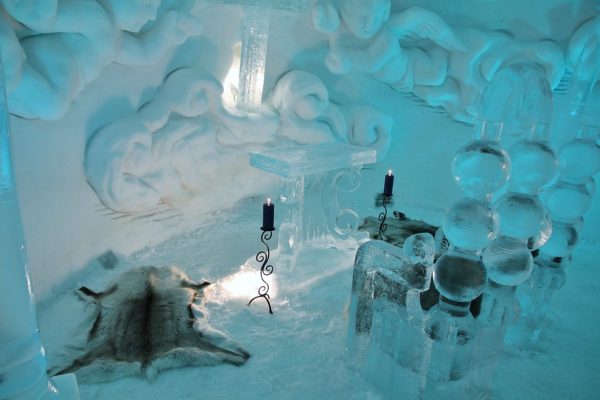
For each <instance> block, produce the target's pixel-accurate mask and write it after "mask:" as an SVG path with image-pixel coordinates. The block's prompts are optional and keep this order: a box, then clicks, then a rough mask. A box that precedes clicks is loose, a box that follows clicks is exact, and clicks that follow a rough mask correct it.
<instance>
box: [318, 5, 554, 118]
mask: <svg viewBox="0 0 600 400" xmlns="http://www.w3.org/2000/svg"><path fill="white" fill-rule="evenodd" d="M390 5H391V2H390V0H341V1H339V2H335V1H332V0H319V1H316V2H315V3H314V5H313V7H312V16H313V24H314V26H315V28H316V29H317V30H318V31H320V32H323V33H326V34H328V35H329V42H330V44H329V52H328V54H327V57H326V59H325V63H326V65H327V67H328V68H329V70H330V71H332V72H334V73H338V74H345V73H347V72H349V71H350V70H356V71H358V72H364V73H368V74H371V75H372V76H373V77H374V78H375V79H377V80H380V81H382V82H386V83H389V84H390V85H391V86H392V87H393V88H395V89H397V90H400V91H405V92H412V93H413V94H415V95H416V96H418V97H420V98H422V99H423V100H425V101H426V102H427V103H428V104H429V105H431V106H442V107H444V108H445V109H446V111H448V113H449V114H450V115H451V116H452V117H453V118H455V119H457V120H459V121H464V122H471V123H472V122H473V121H474V120H475V116H476V115H477V106H478V104H479V99H480V96H481V93H482V92H483V90H484V89H485V87H486V86H487V84H488V83H489V82H490V81H491V80H492V78H493V77H494V74H495V73H496V72H497V70H498V69H499V68H501V67H502V66H506V65H509V64H510V63H512V62H515V61H517V62H518V61H523V60H528V61H530V62H534V63H537V64H539V65H541V66H543V68H544V71H545V73H546V76H547V79H548V81H549V82H551V84H552V87H556V86H557V85H558V83H559V82H560V79H561V77H562V76H563V74H564V69H565V61H564V55H563V53H562V51H561V50H560V48H559V47H558V46H557V45H555V44H554V43H553V42H551V41H549V40H544V41H522V40H517V39H515V38H513V37H511V36H510V35H509V34H507V33H505V32H499V31H483V30H479V29H475V28H457V29H451V28H450V27H449V26H448V24H446V22H444V20H443V19H442V18H440V17H439V16H438V15H436V14H434V13H432V12H430V11H428V10H425V9H422V8H418V7H411V8H408V9H406V10H404V11H402V12H400V13H390ZM422 39H426V40H425V41H423V40H422Z"/></svg>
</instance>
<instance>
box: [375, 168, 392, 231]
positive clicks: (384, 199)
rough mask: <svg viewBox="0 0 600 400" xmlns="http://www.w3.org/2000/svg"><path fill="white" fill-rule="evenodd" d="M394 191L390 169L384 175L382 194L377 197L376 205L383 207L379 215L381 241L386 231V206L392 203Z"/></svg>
mask: <svg viewBox="0 0 600 400" xmlns="http://www.w3.org/2000/svg"><path fill="white" fill-rule="evenodd" d="M393 191H394V175H393V174H392V170H391V169H390V170H389V171H388V173H387V174H386V175H385V184H384V186H383V193H382V194H381V195H380V196H378V198H377V203H381V206H382V207H383V212H381V213H380V214H379V218H378V220H379V222H380V224H379V239H383V233H384V232H385V231H386V229H387V224H386V223H385V221H386V219H387V212H388V211H387V206H388V205H389V204H390V203H391V202H392V196H393Z"/></svg>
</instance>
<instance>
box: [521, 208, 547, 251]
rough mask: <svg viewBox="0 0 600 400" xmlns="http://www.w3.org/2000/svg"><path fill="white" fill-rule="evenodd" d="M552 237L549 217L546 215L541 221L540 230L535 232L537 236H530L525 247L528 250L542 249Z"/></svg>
mask: <svg viewBox="0 0 600 400" xmlns="http://www.w3.org/2000/svg"><path fill="white" fill-rule="evenodd" d="M551 235H552V221H550V216H549V215H548V213H546V216H545V217H544V219H543V220H542V226H541V229H540V230H539V231H538V232H537V234H535V235H533V236H531V237H530V238H529V239H527V247H528V248H529V250H537V249H539V248H540V247H542V246H543V245H544V244H546V242H547V241H548V239H550V236H551Z"/></svg>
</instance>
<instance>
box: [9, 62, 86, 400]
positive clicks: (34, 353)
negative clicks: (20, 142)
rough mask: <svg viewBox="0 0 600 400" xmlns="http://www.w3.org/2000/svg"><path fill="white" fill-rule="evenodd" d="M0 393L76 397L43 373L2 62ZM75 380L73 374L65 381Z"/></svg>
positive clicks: (37, 399) (43, 359)
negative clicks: (12, 153)
mask: <svg viewBox="0 0 600 400" xmlns="http://www.w3.org/2000/svg"><path fill="white" fill-rule="evenodd" d="M0 220H2V223H1V224H0V246H1V251H0V253H1V256H2V279H0V321H1V323H0V398H2V399H17V398H18V399H34V400H42V399H44V400H45V399H60V398H69V399H73V400H75V399H78V398H79V396H78V395H76V394H77V390H76V389H74V388H73V387H71V388H68V389H67V391H68V392H69V393H70V394H71V396H72V397H68V396H67V397H64V396H61V395H60V394H59V391H58V390H57V388H56V387H55V385H54V383H53V382H52V381H50V380H48V376H47V374H46V354H45V352H44V349H43V347H42V343H41V341H40V335H39V332H38V327H37V321H36V315H35V302H34V301H33V293H32V288H31V282H30V281H29V272H28V266H27V260H26V253H25V239H24V237H23V227H22V224H21V215H20V210H19V201H18V198H17V191H16V187H15V179H14V174H13V170H12V160H11V140H10V127H9V120H8V107H7V102H6V94H5V87H4V73H3V69H2V65H1V64H0ZM68 383H70V384H71V386H73V385H76V384H75V383H74V380H71V381H69V382H68Z"/></svg>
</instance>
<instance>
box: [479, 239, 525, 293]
mask: <svg viewBox="0 0 600 400" xmlns="http://www.w3.org/2000/svg"><path fill="white" fill-rule="evenodd" d="M482 261H483V264H484V265H485V268H486V270H487V273H488V278H489V279H490V280H491V281H494V282H495V283H498V284H500V285H505V286H517V285H519V284H521V283H523V282H525V281H526V280H527V278H528V277H529V275H530V274H531V270H532V268H533V257H531V251H530V250H529V249H528V248H527V244H526V243H525V242H523V241H521V240H518V239H515V238H512V237H508V236H504V235H500V236H499V237H498V238H496V239H495V240H494V241H493V242H492V243H491V244H490V245H489V246H488V247H486V249H485V250H484V251H483V255H482Z"/></svg>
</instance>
